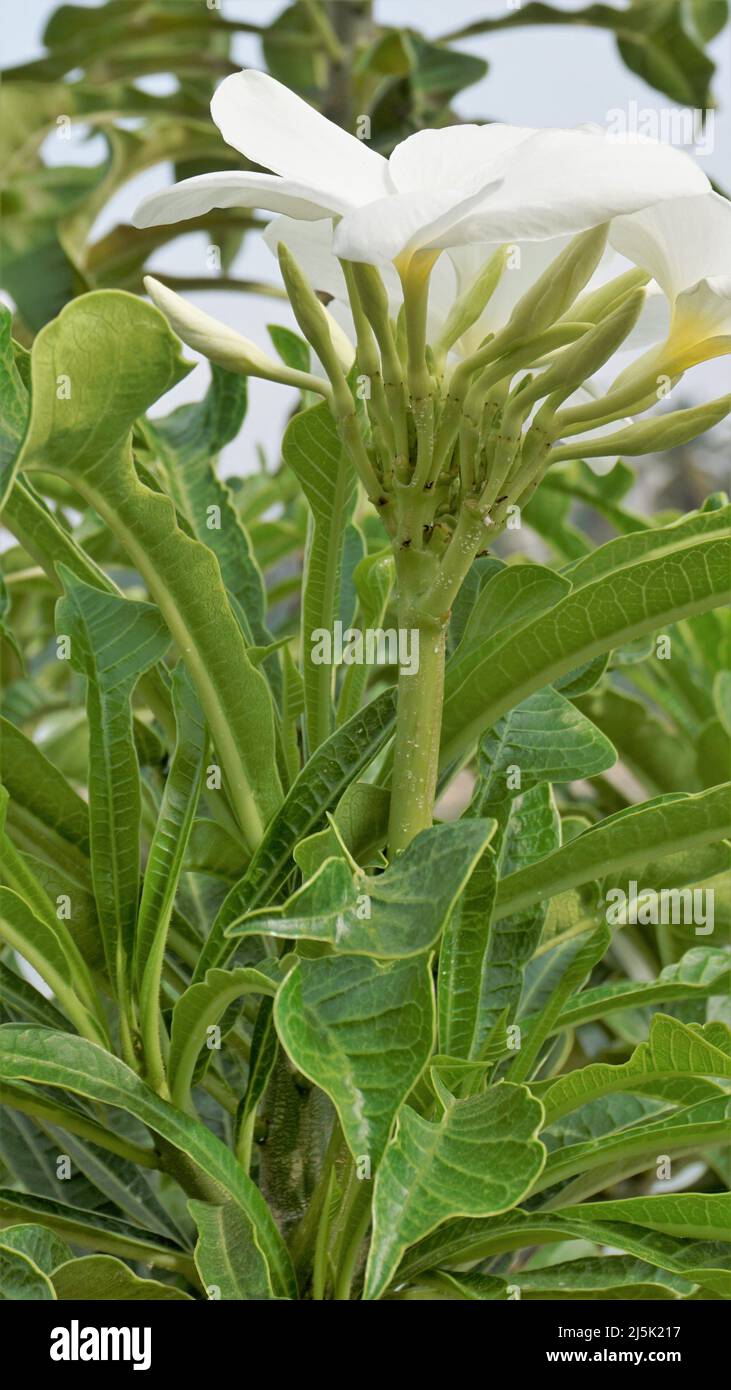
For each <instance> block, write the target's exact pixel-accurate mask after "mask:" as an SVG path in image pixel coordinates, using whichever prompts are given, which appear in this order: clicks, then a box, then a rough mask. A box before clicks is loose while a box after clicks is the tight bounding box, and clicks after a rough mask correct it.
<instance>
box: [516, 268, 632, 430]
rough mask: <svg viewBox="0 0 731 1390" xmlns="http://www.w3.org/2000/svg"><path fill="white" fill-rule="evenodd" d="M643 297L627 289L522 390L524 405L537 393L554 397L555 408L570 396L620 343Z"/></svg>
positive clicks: (553, 405) (533, 398)
mask: <svg viewBox="0 0 731 1390" xmlns="http://www.w3.org/2000/svg"><path fill="white" fill-rule="evenodd" d="M644 300H645V291H644V290H643V289H637V290H632V291H630V293H629V294H628V295H627V296H626V298H625V299H624V300H623V301H622V302H621V303H620V305H619V307H618V308H617V309H615V310H614V312H613V313H611V314H607V316H606V318H603V319H600V321H599V323H598V324H597V325H596V326H595V327H594V328H591V329H590V330H589V332H588V333H584V335H583V337H581V338H579V339H578V341H577V342H575V343H572V344H571V346H570V347H566V348H564V349H563V351H562V352H561V353H560V355H559V356H558V357H557V358H556V360H555V362H554V363H553V365H552V366H551V367H549V368H548V371H546V372H544V373H543V375H542V376H539V377H537V378H536V380H535V382H533V384H532V385H531V386H530V387H528V389H527V390H526V391H524V392H522V393H521V398H520V399H521V403H522V406H523V408H525V407H526V406H527V405H528V404H529V403H531V404H532V402H533V401H535V400H538V398H539V397H540V396H552V397H555V399H553V400H552V401H551V405H552V407H553V408H554V409H555V408H556V407H557V406H558V405H560V403H561V401H565V400H566V398H567V396H571V395H573V393H574V391H576V390H578V388H579V386H581V385H582V384H583V383H584V382H585V381H588V380H589V378H590V377H592V376H593V375H594V373H595V372H596V371H598V370H599V368H600V367H602V366H603V365H604V363H605V362H607V361H608V360H609V358H610V357H611V356H612V355H613V353H615V352H616V351H617V348H618V347H620V346H621V345H622V343H623V342H624V340H625V338H626V337H627V335H628V333H630V332H631V330H632V329H633V328H634V326H635V324H636V322H637V319H638V318H639V315H640V311H641V309H642V305H643V303H644Z"/></svg>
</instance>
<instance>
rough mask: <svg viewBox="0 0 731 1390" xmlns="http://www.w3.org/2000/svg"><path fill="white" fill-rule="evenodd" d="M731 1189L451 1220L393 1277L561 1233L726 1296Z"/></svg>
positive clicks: (730, 1282) (729, 1289) (730, 1273)
mask: <svg viewBox="0 0 731 1390" xmlns="http://www.w3.org/2000/svg"><path fill="white" fill-rule="evenodd" d="M730 1222H731V1196H729V1194H728V1193H719V1194H707V1193H698V1194H696V1193H687V1194H686V1193H681V1194H677V1195H672V1196H665V1197H630V1198H627V1199H624V1200H619V1201H602V1202H585V1203H582V1205H581V1206H573V1207H565V1208H564V1209H563V1210H562V1211H557V1212H540V1211H537V1212H525V1211H519V1210H518V1211H513V1212H509V1213H508V1214H507V1215H505V1216H501V1217H495V1218H493V1219H488V1220H486V1221H480V1222H477V1221H454V1222H452V1223H450V1225H449V1226H447V1227H445V1228H444V1230H443V1231H437V1232H435V1233H434V1235H432V1236H427V1237H426V1239H425V1240H424V1241H422V1242H421V1243H420V1244H419V1245H418V1246H416V1247H415V1248H414V1249H413V1250H411V1251H409V1253H408V1255H407V1256H406V1258H405V1260H404V1261H403V1264H402V1267H401V1269H400V1271H399V1279H401V1278H413V1277H414V1275H415V1274H417V1273H419V1272H421V1270H424V1269H431V1268H433V1266H434V1265H438V1264H441V1263H445V1264H455V1265H458V1266H459V1265H463V1264H467V1263H470V1262H472V1261H476V1260H484V1259H486V1258H488V1257H489V1256H490V1255H494V1254H498V1253H500V1254H502V1253H504V1252H507V1251H510V1250H522V1249H526V1248H527V1247H529V1246H531V1245H543V1244H547V1243H553V1242H554V1241H556V1240H558V1239H561V1238H562V1237H566V1238H568V1239H578V1240H591V1241H595V1242H596V1243H597V1244H599V1245H604V1246H614V1247H615V1248H616V1249H618V1250H624V1251H626V1252H627V1253H628V1254H630V1255H635V1256H636V1257H638V1258H639V1259H642V1260H646V1261H647V1262H648V1263H649V1264H652V1265H655V1266H656V1267H658V1268H660V1269H667V1270H670V1271H672V1272H673V1273H674V1274H679V1275H681V1276H682V1277H683V1278H685V1279H688V1280H690V1281H691V1282H692V1283H698V1284H702V1285H703V1287H704V1288H708V1289H711V1290H712V1291H713V1292H714V1293H717V1294H719V1295H721V1296H722V1297H726V1298H728V1296H729V1293H731V1247H729V1245H728V1244H725V1243H722V1242H727V1241H728V1240H729V1237H730V1236H731V1225H730Z"/></svg>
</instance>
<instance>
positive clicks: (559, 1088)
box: [542, 1014, 731, 1123]
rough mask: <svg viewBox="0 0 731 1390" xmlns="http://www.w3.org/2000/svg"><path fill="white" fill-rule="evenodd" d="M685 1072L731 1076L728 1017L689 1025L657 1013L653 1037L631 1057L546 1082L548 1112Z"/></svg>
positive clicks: (554, 1114) (549, 1115)
mask: <svg viewBox="0 0 731 1390" xmlns="http://www.w3.org/2000/svg"><path fill="white" fill-rule="evenodd" d="M679 1076H718V1077H728V1076H731V1034H729V1030H728V1029H727V1028H726V1027H725V1025H724V1024H723V1023H708V1024H706V1025H705V1027H703V1028H698V1027H696V1026H692V1027H688V1026H687V1025H686V1024H684V1023H681V1022H680V1021H679V1020H678V1019H675V1018H670V1017H668V1016H667V1015H665V1014H655V1015H654V1017H653V1020H652V1025H651V1028H650V1036H649V1038H648V1040H647V1042H644V1043H640V1046H639V1047H638V1048H636V1049H635V1051H634V1052H633V1054H632V1056H631V1057H630V1059H629V1061H628V1062H621V1063H619V1065H618V1066H611V1065H609V1064H608V1063H605V1062H594V1063H591V1064H590V1065H589V1066H588V1067H579V1068H577V1069H576V1070H575V1071H570V1072H567V1073H566V1075H565V1076H561V1077H559V1078H558V1080H556V1081H552V1082H550V1083H549V1084H548V1085H547V1086H545V1087H544V1088H542V1098H543V1102H544V1104H545V1107H546V1117H547V1120H548V1122H549V1123H550V1122H551V1121H552V1120H553V1119H556V1118H558V1117H559V1116H560V1115H565V1114H567V1112H568V1111H570V1110H574V1109H575V1108H576V1107H577V1106H578V1105H583V1104H585V1103H586V1101H588V1100H591V1099H592V1098H593V1097H594V1096H601V1095H607V1094H609V1093H610V1092H613V1091H631V1090H633V1089H643V1083H649V1085H650V1089H651V1088H652V1084H653V1083H654V1082H655V1081H663V1080H665V1079H672V1078H673V1077H679Z"/></svg>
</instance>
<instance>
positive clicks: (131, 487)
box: [20, 290, 280, 847]
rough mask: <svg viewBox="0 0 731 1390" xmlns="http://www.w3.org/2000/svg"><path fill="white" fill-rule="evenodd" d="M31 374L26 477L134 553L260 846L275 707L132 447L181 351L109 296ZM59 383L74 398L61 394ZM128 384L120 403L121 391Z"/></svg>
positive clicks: (71, 312)
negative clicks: (46, 475)
mask: <svg viewBox="0 0 731 1390" xmlns="http://www.w3.org/2000/svg"><path fill="white" fill-rule="evenodd" d="M142 340H144V342H145V345H146V351H145V354H144V355H142V354H140V353H139V352H138V347H137V345H138V343H139V342H140V341H142ZM111 361H113V362H114V369H113V370H110V365H109V364H110V362H111ZM32 371H33V397H32V399H33V406H32V413H31V421H30V425H29V430H28V434H27V435H26V438H25V441H24V445H23V450H22V455H21V459H20V466H21V467H22V468H31V469H32V468H47V469H51V470H52V471H54V472H57V473H60V474H61V475H62V476H65V477H67V479H68V481H69V482H70V483H72V485H73V486H74V487H76V488H77V489H78V490H79V491H80V492H81V493H82V495H83V496H84V497H85V499H86V501H87V503H88V504H89V505H90V506H92V507H93V508H94V510H95V511H96V512H97V513H98V514H99V515H100V516H101V517H102V518H103V519H104V520H105V521H106V522H107V524H108V525H109V527H110V528H111V530H112V532H113V533H114V534H115V536H117V538H118V539H119V540H120V542H121V543H122V545H123V546H125V548H126V549H127V550H128V553H129V554H130V557H131V559H132V560H133V563H134V564H135V565H136V567H137V568H138V569H139V571H140V573H141V575H142V577H143V578H144V580H145V583H146V584H147V586H148V588H149V591H150V593H151V595H152V596H153V597H154V599H155V600H156V602H157V603H158V604H159V607H160V612H161V614H162V616H163V618H164V620H165V622H166V624H167V626H168V629H169V631H170V635H171V637H172V638H173V640H174V641H175V642H176V643H177V644H178V646H179V648H180V651H181V653H182V655H183V657H184V660H185V662H186V665H187V666H188V669H189V671H190V673H191V676H192V678H193V681H194V683H195V685H196V689H197V691H198V694H199V697H200V701H201V704H202V706H203V709H204V712H205V715H206V718H207V720H208V723H209V726H210V729H211V734H212V736H213V740H214V744H215V746H216V750H217V752H218V755H219V757H220V759H221V762H222V765H223V769H224V776H225V780H226V785H227V790H228V793H229V795H230V797H231V800H232V803H233V805H234V807H235V809H236V812H237V815H238V816H239V818H240V822H241V827H242V830H243V831H244V834H245V835H246V836H247V837H248V839H249V841H250V843H251V844H252V847H253V845H255V844H256V843H257V842H258V839H259V838H260V837H261V833H262V829H263V826H264V824H265V822H266V821H267V820H268V819H269V816H270V815H271V814H272V813H273V812H274V811H275V810H276V808H277V805H278V803H279V800H280V790H279V783H278V777H277V773H276V766H275V760H274V726H273V713H272V704H271V699H270V697H269V693H268V690H267V687H266V683H265V682H264V679H263V676H262V675H261V673H260V672H258V671H257V670H256V669H255V668H254V667H252V665H251V663H250V662H249V660H248V658H247V656H246V648H245V642H244V638H243V636H242V634H241V630H240V628H239V625H238V623H237V621H236V619H235V617H234V615H233V613H232V611H231V608H230V606H229V604H228V600H227V598H226V594H225V590H224V588H223V584H222V581H221V577H220V569H219V567H218V564H217V562H216V560H215V558H214V556H213V555H212V554H211V552H210V551H209V550H208V549H207V548H206V547H204V546H201V544H200V542H198V541H194V540H191V539H190V538H189V537H188V536H186V535H184V534H183V532H182V531H180V530H179V528H178V526H177V523H176V519H175V511H174V508H173V506H172V504H171V502H170V501H169V499H167V498H165V497H163V496H162V495H161V494H160V493H156V492H152V491H151V490H150V489H149V488H146V487H145V486H144V485H143V484H142V483H140V482H139V480H138V479H137V475H136V473H135V470H134V465H133V461H132V456H131V451H130V446H129V431H130V428H131V426H132V424H133V422H134V420H135V418H136V416H138V415H140V414H142V412H143V411H144V410H145V409H146V408H147V407H148V406H149V405H151V404H152V403H153V402H154V401H155V400H156V399H157V398H158V396H160V395H161V394H163V393H164V392H165V391H166V390H168V389H169V388H170V387H171V386H173V385H174V384H175V382H176V381H179V380H180V379H181V377H182V376H184V375H185V374H186V371H187V367H186V365H185V364H184V363H183V362H181V360H180V358H179V356H178V345H177V341H176V339H175V338H174V337H173V335H172V333H171V332H170V330H169V328H168V327H167V324H166V323H165V320H164V319H163V318H162V315H160V314H158V312H157V310H155V309H153V308H151V307H150V306H149V305H147V304H144V303H142V302H141V301H140V300H138V299H135V298H134V297H133V296H131V295H126V294H123V293H121V292H119V291H113V290H103V291H99V292H98V293H95V294H93V295H87V296H85V297H84V298H83V299H81V300H79V301H77V302H75V303H73V304H70V305H68V306H67V308H66V309H64V311H63V313H62V314H61V315H60V316H59V318H58V319H57V320H55V321H54V322H53V323H51V324H49V325H48V326H47V327H46V328H44V329H43V330H42V332H41V333H39V335H38V337H37V339H36V342H35V344H34V347H33V366H32ZM61 378H63V379H64V382H68V389H66V390H65V391H64V392H63V393H62V394H61V395H59V394H57V389H58V381H59V380H60V379H61ZM121 380H123V381H124V392H121V391H116V390H115V389H114V387H115V382H117V381H121ZM100 418H103V420H104V440H103V449H102V447H101V445H100V442H99V440H98V439H97V437H96V436H97V431H98V427H99V420H100ZM52 438H53V441H54V442H53V445H52V446H51V445H50V443H49V441H50V440H51V439H52ZM60 440H63V441H64V446H63V450H62V449H61V448H60V444H59V441H60Z"/></svg>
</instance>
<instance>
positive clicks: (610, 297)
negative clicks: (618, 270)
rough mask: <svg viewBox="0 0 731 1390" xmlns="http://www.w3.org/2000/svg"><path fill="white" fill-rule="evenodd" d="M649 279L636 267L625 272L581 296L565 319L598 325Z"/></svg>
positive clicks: (644, 271) (644, 272)
mask: <svg viewBox="0 0 731 1390" xmlns="http://www.w3.org/2000/svg"><path fill="white" fill-rule="evenodd" d="M649 279H650V276H649V274H648V273H647V271H646V270H640V269H639V268H638V267H635V268H634V269H633V270H626V271H625V272H624V274H623V275H617V276H616V278H615V279H614V280H610V281H608V283H607V284H606V285H602V286H601V287H600V288H599V289H598V290H592V291H591V293H590V294H582V296H581V299H577V301H576V303H575V304H574V305H572V307H571V308H570V309H569V310H568V311H567V313H566V315H565V317H566V318H571V320H574V319H580V320H581V322H582V323H598V322H599V320H600V319H603V318H604V317H605V316H606V315H607V314H609V313H613V312H614V310H615V309H616V308H618V306H619V303H620V300H622V301H623V300H624V298H625V296H626V295H627V294H628V293H629V291H630V290H636V289H641V288H642V286H643V285H646V284H647V282H648V280H649Z"/></svg>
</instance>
